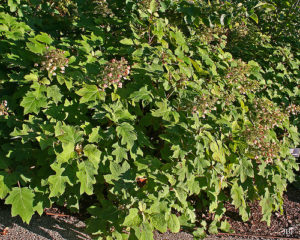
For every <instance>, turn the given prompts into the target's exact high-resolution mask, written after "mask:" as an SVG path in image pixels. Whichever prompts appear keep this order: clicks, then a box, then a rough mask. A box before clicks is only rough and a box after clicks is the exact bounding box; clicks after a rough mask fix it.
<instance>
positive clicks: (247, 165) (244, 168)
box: [239, 158, 254, 183]
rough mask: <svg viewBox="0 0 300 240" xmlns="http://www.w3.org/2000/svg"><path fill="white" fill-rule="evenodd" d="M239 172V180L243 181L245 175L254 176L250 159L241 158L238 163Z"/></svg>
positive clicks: (245, 177)
mask: <svg viewBox="0 0 300 240" xmlns="http://www.w3.org/2000/svg"><path fill="white" fill-rule="evenodd" d="M239 172H240V178H241V182H242V183H243V182H245V181H246V179H247V177H251V178H253V177H254V170H253V165H252V162H251V160H248V159H247V158H242V159H241V161H240V164H239Z"/></svg>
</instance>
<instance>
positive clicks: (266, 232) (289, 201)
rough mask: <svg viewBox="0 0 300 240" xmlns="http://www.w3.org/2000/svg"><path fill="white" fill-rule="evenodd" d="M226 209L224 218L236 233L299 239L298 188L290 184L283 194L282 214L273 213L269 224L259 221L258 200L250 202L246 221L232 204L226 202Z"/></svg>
mask: <svg viewBox="0 0 300 240" xmlns="http://www.w3.org/2000/svg"><path fill="white" fill-rule="evenodd" d="M226 209H227V212H226V217H225V218H226V219H227V221H229V222H230V224H231V226H232V228H233V229H234V231H235V233H237V234H242V235H260V236H266V238H267V237H271V236H272V237H282V238H286V237H289V238H298V239H300V189H297V188H295V187H294V186H293V185H290V186H289V187H288V190H287V192H286V193H285V194H284V206H283V214H282V215H281V214H280V213H279V212H276V213H274V214H273V215H272V218H271V226H268V225H267V223H266V222H261V219H262V214H261V207H260V206H259V202H258V201H255V202H253V203H251V204H250V209H251V217H250V219H249V221H247V222H243V221H242V220H241V218H240V217H239V215H238V210H236V209H235V208H234V206H233V205H232V204H229V203H227V204H226Z"/></svg>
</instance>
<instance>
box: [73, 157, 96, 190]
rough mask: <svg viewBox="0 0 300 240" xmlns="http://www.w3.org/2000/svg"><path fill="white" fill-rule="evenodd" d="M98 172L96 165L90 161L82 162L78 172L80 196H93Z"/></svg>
mask: <svg viewBox="0 0 300 240" xmlns="http://www.w3.org/2000/svg"><path fill="white" fill-rule="evenodd" d="M96 174H97V170H96V169H95V168H94V165H93V164H92V163H91V162H89V161H82V162H81V163H80V164H79V165H78V171H77V172H76V176H77V177H78V179H79V181H80V195H82V194H83V193H86V194H87V195H92V194H93V193H94V191H93V190H94V188H93V184H95V183H96V179H95V176H94V175H96Z"/></svg>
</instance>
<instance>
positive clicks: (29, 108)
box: [20, 92, 47, 114]
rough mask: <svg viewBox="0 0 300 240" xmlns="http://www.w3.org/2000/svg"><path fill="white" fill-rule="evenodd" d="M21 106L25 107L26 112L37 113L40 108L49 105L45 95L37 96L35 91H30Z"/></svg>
mask: <svg viewBox="0 0 300 240" xmlns="http://www.w3.org/2000/svg"><path fill="white" fill-rule="evenodd" d="M20 106H22V107H24V114H27V113H32V112H33V113H36V114H38V113H39V111H40V108H42V107H46V106H47V98H46V97H45V96H43V95H42V96H41V97H36V95H35V93H34V92H28V93H27V94H26V96H25V97H24V98H23V100H22V102H21V104H20Z"/></svg>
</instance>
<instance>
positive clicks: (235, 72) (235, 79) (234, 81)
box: [225, 60, 259, 94]
mask: <svg viewBox="0 0 300 240" xmlns="http://www.w3.org/2000/svg"><path fill="white" fill-rule="evenodd" d="M235 63H236V66H234V67H230V68H229V69H228V71H227V74H226V76H225V80H226V81H227V82H228V83H229V84H230V85H231V86H232V88H234V89H237V90H238V92H239V93H240V94H247V93H250V92H256V91H257V90H258V89H259V82H258V81H256V80H253V79H250V78H249V77H248V76H249V70H250V67H249V66H248V65H247V64H246V63H245V62H243V61H242V60H237V61H235Z"/></svg>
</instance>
